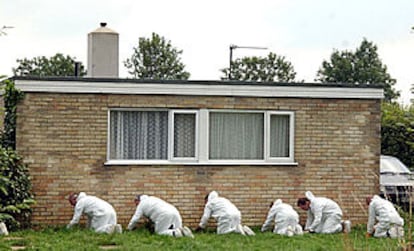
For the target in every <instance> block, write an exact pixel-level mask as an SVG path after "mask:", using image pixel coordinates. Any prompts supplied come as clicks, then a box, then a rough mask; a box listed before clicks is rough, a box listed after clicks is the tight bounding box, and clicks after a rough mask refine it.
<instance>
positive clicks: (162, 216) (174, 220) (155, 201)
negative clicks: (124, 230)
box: [128, 194, 194, 238]
mask: <svg viewBox="0 0 414 251" xmlns="http://www.w3.org/2000/svg"><path fill="white" fill-rule="evenodd" d="M134 201H135V205H136V206H137V208H136V210H135V214H134V215H133V216H132V218H131V220H130V222H129V224H128V230H133V229H134V228H135V225H136V224H137V223H138V221H139V219H140V218H141V217H142V216H144V217H147V218H148V219H149V220H151V221H152V222H153V223H154V225H155V226H154V227H155V229H154V231H155V233H157V234H160V235H169V236H174V237H182V236H188V237H192V238H194V236H193V234H192V232H191V229H189V228H188V227H185V226H184V227H183V225H182V219H181V215H180V213H179V212H178V210H177V208H175V207H174V206H173V205H171V204H170V203H168V202H166V201H164V200H162V199H160V198H157V197H155V196H148V195H145V194H141V195H137V196H136V197H135V200H134Z"/></svg>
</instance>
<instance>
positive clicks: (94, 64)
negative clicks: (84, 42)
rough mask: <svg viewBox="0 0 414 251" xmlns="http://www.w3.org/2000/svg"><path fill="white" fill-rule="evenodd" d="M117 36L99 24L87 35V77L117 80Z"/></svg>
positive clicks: (104, 25)
mask: <svg viewBox="0 0 414 251" xmlns="http://www.w3.org/2000/svg"><path fill="white" fill-rule="evenodd" d="M118 41H119V35H118V33H117V32H115V31H113V30H111V29H109V28H107V27H106V23H101V27H99V28H98V29H96V30H95V31H92V32H91V33H89V34H88V69H87V70H88V77H97V78H99V77H109V78H118V71H119V66H118V61H119V45H118V44H119V42H118Z"/></svg>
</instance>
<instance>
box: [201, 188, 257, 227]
mask: <svg viewBox="0 0 414 251" xmlns="http://www.w3.org/2000/svg"><path fill="white" fill-rule="evenodd" d="M204 202H205V207H204V213H203V216H202V217H201V220H200V224H199V226H198V227H197V229H196V231H197V232H198V231H202V230H203V229H205V227H206V225H207V222H208V219H209V218H210V217H213V218H214V219H215V220H216V221H217V234H228V233H233V232H234V233H239V234H242V235H246V234H247V235H255V233H254V232H253V230H251V229H250V228H249V227H248V226H242V225H241V213H240V211H239V209H237V207H236V206H235V205H234V204H233V203H231V201H230V200H228V199H226V198H224V197H220V196H219V195H218V193H217V192H216V191H212V192H210V193H209V194H208V195H207V196H206V197H205V198H204Z"/></svg>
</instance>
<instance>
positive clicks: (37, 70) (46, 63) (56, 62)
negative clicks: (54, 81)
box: [12, 53, 86, 77]
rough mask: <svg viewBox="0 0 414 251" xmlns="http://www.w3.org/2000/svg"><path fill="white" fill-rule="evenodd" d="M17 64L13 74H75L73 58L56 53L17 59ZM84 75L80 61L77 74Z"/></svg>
mask: <svg viewBox="0 0 414 251" xmlns="http://www.w3.org/2000/svg"><path fill="white" fill-rule="evenodd" d="M16 62H17V63H18V64H19V65H18V66H17V67H16V68H13V69H12V70H13V74H14V75H15V76H39V77H45V76H75V62H76V61H75V58H72V57H70V56H68V55H67V56H64V55H63V54H61V53H56V55H54V56H53V57H51V58H46V57H45V56H42V57H35V58H32V59H27V58H24V59H17V60H16ZM84 75H86V71H85V67H84V66H83V65H82V63H80V66H79V76H84Z"/></svg>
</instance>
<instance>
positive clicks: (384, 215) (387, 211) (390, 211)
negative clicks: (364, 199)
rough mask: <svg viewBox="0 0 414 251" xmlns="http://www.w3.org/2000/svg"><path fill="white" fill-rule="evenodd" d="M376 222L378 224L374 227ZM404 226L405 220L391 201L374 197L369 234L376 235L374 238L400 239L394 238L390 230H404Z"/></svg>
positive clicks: (370, 206)
mask: <svg viewBox="0 0 414 251" xmlns="http://www.w3.org/2000/svg"><path fill="white" fill-rule="evenodd" d="M376 221H377V222H378V223H377V224H376V225H375V227H374V224H375V222H376ZM402 226H404V220H403V219H402V218H401V217H400V215H399V214H398V212H397V210H396V209H395V207H394V205H393V204H392V203H391V202H390V201H388V200H385V199H383V198H381V197H379V196H378V195H374V196H373V197H372V199H371V202H370V203H369V216H368V224H367V232H368V233H370V234H372V233H374V237H387V236H390V237H399V236H393V235H392V231H390V230H391V229H392V228H393V227H397V228H402ZM390 232H391V233H390Z"/></svg>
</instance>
